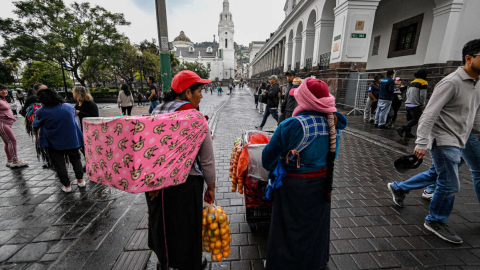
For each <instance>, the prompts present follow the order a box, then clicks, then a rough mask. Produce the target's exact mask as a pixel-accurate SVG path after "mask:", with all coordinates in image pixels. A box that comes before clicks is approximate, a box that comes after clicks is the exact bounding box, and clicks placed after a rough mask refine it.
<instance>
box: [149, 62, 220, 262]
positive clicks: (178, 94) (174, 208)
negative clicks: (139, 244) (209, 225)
mask: <svg viewBox="0 0 480 270" xmlns="http://www.w3.org/2000/svg"><path fill="white" fill-rule="evenodd" d="M211 82H212V81H210V80H204V79H202V78H200V77H199V76H198V75H197V74H195V73H194V72H192V71H189V70H184V71H182V72H180V73H178V74H177V75H176V76H175V78H173V81H172V90H171V91H170V92H168V93H165V94H164V97H163V102H162V103H161V104H160V105H158V106H157V107H156V108H155V109H154V110H153V112H152V115H156V114H165V113H171V112H174V111H183V110H191V109H198V106H199V104H200V100H201V99H202V98H203V96H202V88H203V86H204V85H206V84H208V83H211ZM207 134H210V133H207ZM215 179H216V175H215V157H214V155H213V143H212V137H211V136H209V135H207V136H206V137H205V140H204V141H203V143H202V145H201V147H200V151H199V152H198V155H197V158H196V159H195V162H194V164H193V166H192V169H191V171H190V174H189V176H188V178H187V181H186V182H185V183H183V184H181V185H178V186H173V187H168V188H166V189H162V190H160V191H153V192H149V193H145V195H146V198H147V205H148V211H149V227H148V246H149V247H150V248H151V249H152V250H153V251H154V252H155V253H156V255H157V257H158V260H159V262H158V264H157V269H169V267H171V268H175V269H191V270H203V269H204V268H205V267H206V265H207V261H206V259H205V258H203V259H202V209H203V194H202V193H203V183H206V185H207V190H206V192H205V199H207V198H210V199H211V200H215Z"/></svg>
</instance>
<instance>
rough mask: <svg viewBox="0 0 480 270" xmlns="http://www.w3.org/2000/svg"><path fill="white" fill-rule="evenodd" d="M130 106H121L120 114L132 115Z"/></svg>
mask: <svg viewBox="0 0 480 270" xmlns="http://www.w3.org/2000/svg"><path fill="white" fill-rule="evenodd" d="M132 108H133V106H128V107H122V114H123V115H128V116H131V115H132Z"/></svg>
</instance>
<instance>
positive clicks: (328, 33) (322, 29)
mask: <svg viewBox="0 0 480 270" xmlns="http://www.w3.org/2000/svg"><path fill="white" fill-rule="evenodd" d="M333 24H334V21H333V20H319V21H317V22H316V23H315V45H314V47H313V63H312V65H313V67H314V68H313V69H314V70H316V69H317V65H318V64H319V61H320V55H322V54H324V53H327V52H330V51H331V49H332V48H331V46H332V38H333V37H332V36H333Z"/></svg>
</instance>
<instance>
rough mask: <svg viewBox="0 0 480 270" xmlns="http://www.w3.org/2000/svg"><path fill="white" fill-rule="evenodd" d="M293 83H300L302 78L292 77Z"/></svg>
mask: <svg viewBox="0 0 480 270" xmlns="http://www.w3.org/2000/svg"><path fill="white" fill-rule="evenodd" d="M293 84H295V85H300V84H302V79H300V77H296V78H295V79H293Z"/></svg>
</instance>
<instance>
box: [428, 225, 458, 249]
mask: <svg viewBox="0 0 480 270" xmlns="http://www.w3.org/2000/svg"><path fill="white" fill-rule="evenodd" d="M423 226H424V227H425V228H426V229H427V230H429V231H431V232H433V233H434V234H436V235H437V236H438V237H440V238H442V239H443V240H445V241H447V242H450V243H454V244H461V243H463V240H462V238H460V236H458V235H457V234H456V233H455V232H454V231H453V230H452V229H450V227H448V225H447V224H442V223H438V222H431V223H427V222H425V223H424V224H423Z"/></svg>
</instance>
